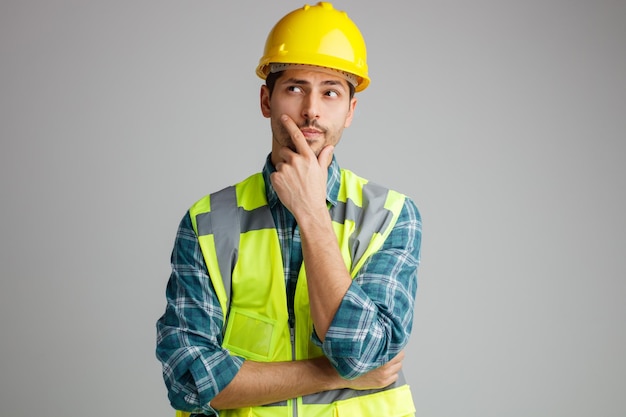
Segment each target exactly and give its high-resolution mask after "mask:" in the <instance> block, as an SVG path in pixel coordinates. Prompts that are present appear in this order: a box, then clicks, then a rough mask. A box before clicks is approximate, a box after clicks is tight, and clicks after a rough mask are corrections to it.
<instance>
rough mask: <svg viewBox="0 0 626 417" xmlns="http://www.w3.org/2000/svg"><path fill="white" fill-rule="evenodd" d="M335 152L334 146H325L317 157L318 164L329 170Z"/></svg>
mask: <svg viewBox="0 0 626 417" xmlns="http://www.w3.org/2000/svg"><path fill="white" fill-rule="evenodd" d="M334 150H335V147H334V146H333V145H328V146H325V147H324V148H323V149H322V150H321V151H320V154H319V155H318V156H317V162H319V164H320V166H323V167H325V168H328V166H329V165H330V163H331V162H332V160H333V151H334Z"/></svg>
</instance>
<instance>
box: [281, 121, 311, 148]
mask: <svg viewBox="0 0 626 417" xmlns="http://www.w3.org/2000/svg"><path fill="white" fill-rule="evenodd" d="M280 120H281V121H282V122H283V126H284V127H285V129H286V130H287V132H288V133H289V135H290V136H291V139H292V140H293V144H294V145H295V147H296V152H297V153H299V154H300V155H305V152H307V151H308V152H311V148H309V145H308V144H307V143H306V138H305V137H304V135H303V134H302V132H301V131H300V128H299V127H298V125H297V124H296V122H294V121H293V119H292V118H291V117H289V116H287V115H286V114H283V115H282V116H281V117H280Z"/></svg>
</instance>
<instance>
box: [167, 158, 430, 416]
mask: <svg viewBox="0 0 626 417" xmlns="http://www.w3.org/2000/svg"><path fill="white" fill-rule="evenodd" d="M273 171H274V167H273V165H272V163H271V162H270V159H269V156H268V158H267V161H266V163H265V166H264V168H263V176H264V178H265V183H266V190H267V199H268V203H269V206H270V209H271V212H272V215H273V216H274V221H275V224H276V227H277V231H278V237H279V240H280V244H281V248H282V253H283V264H284V274H285V282H286V284H287V285H286V287H287V301H288V306H289V314H290V317H292V316H293V298H294V292H295V287H296V285H295V284H296V280H297V276H298V272H299V270H300V266H301V264H302V249H301V241H300V231H299V228H298V226H297V224H296V223H295V219H294V217H293V216H292V215H291V213H290V212H289V210H287V209H286V208H285V207H284V206H283V205H282V203H281V202H280V200H279V199H278V196H277V195H276V192H275V190H274V188H273V187H272V185H271V182H270V181H269V176H270V174H271V173H272V172H273ZM340 175H341V173H340V170H339V166H338V165H337V162H336V160H335V158H334V157H333V161H332V163H331V165H330V167H329V169H328V182H327V190H328V191H327V200H328V202H329V203H330V204H331V205H335V204H337V195H338V192H339V185H340ZM421 230H422V223H421V218H420V214H419V211H418V209H417V207H416V206H415V204H414V202H413V201H412V200H411V199H409V198H407V199H406V201H405V203H404V207H403V208H402V211H401V213H400V217H399V219H398V221H397V223H396V225H395V226H394V229H393V230H392V232H391V234H390V235H389V236H388V238H387V239H386V241H385V243H384V245H383V247H382V248H381V249H380V250H379V251H378V252H377V253H375V254H374V255H372V256H371V258H370V259H369V260H368V261H367V262H366V263H365V264H364V265H363V267H362V268H361V270H360V271H359V272H358V275H357V276H356V277H355V278H354V280H353V283H352V285H351V286H350V288H349V290H348V292H347V293H346V295H345V296H344V298H343V301H342V302H341V305H340V306H339V309H338V310H337V313H336V315H335V318H334V320H333V322H332V324H331V327H330V328H329V329H328V332H327V333H326V338H325V340H324V343H321V341H320V340H319V338H318V337H317V336H316V335H315V334H313V335H312V338H313V341H314V342H315V343H317V344H318V345H319V346H321V347H322V349H323V351H324V353H325V355H326V356H327V357H328V359H329V360H330V361H331V362H332V363H333V365H334V366H335V368H336V369H337V371H338V372H339V374H340V375H342V376H343V377H344V378H347V379H352V378H356V377H358V376H360V375H363V374H364V373H366V372H368V371H371V370H373V369H375V368H377V367H379V366H381V365H383V364H385V363H387V362H388V361H389V360H390V359H391V358H393V357H394V356H395V355H396V354H398V352H400V351H401V350H402V349H403V348H404V347H405V346H406V344H407V342H408V339H409V335H410V332H411V327H412V324H413V309H414V303H415V294H416V290H417V268H418V265H419V260H420V244H421ZM171 264H172V273H171V276H170V279H169V282H168V284H167V289H166V298H167V306H166V310H165V313H164V314H163V316H161V318H160V319H159V320H158V321H157V349H156V353H157V357H158V359H159V360H160V361H161V363H162V365H163V377H164V380H165V383H166V386H167V388H168V392H169V398H170V402H171V404H172V406H173V407H174V408H176V409H179V410H192V409H193V410H194V411H195V412H204V413H208V414H217V413H216V411H215V410H213V409H212V408H211V407H210V405H209V401H210V400H211V399H212V398H213V397H215V395H217V393H218V392H220V391H221V390H222V389H224V388H225V387H226V385H228V383H230V381H231V380H232V379H233V377H234V376H235V374H236V373H237V372H238V371H239V368H240V367H241V365H242V364H243V361H244V359H243V358H241V357H237V356H232V355H230V354H229V352H228V351H226V350H225V349H224V348H222V341H223V335H222V325H223V320H224V315H223V312H222V309H221V307H220V304H219V301H218V299H217V296H216V295H215V293H214V291H213V286H212V284H211V280H210V278H209V275H208V271H207V268H206V264H205V263H204V259H203V256H202V252H201V250H200V246H199V244H198V239H197V237H196V234H195V233H194V231H193V228H192V225H191V219H190V217H189V212H187V213H186V214H185V216H184V217H183V219H182V221H181V223H180V226H179V228H178V233H177V236H176V240H175V243H174V249H173V251H172V257H171Z"/></svg>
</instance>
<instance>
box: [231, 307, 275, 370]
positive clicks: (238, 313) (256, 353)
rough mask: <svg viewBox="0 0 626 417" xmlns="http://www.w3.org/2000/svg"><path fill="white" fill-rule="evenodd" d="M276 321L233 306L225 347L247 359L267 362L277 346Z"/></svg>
mask: <svg viewBox="0 0 626 417" xmlns="http://www.w3.org/2000/svg"><path fill="white" fill-rule="evenodd" d="M275 329H276V320H272V319H270V318H267V317H264V316H261V315H259V314H256V313H253V312H251V311H249V310H248V311H246V310H242V309H239V308H238V307H235V306H231V309H230V313H229V317H228V324H227V325H226V333H225V335H224V343H223V346H224V347H225V348H226V349H228V350H229V351H230V352H232V353H234V354H236V355H240V356H243V357H245V358H247V359H253V360H258V361H263V362H267V361H269V360H270V359H271V354H272V351H273V348H274V346H275V344H276V337H277V333H278V332H276V331H275Z"/></svg>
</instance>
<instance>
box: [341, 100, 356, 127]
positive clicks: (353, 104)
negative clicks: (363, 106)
mask: <svg viewBox="0 0 626 417" xmlns="http://www.w3.org/2000/svg"><path fill="white" fill-rule="evenodd" d="M355 108H356V97H352V99H351V100H350V109H349V110H348V114H347V115H346V122H345V123H344V124H343V127H344V128H346V127H349V126H350V125H351V124H352V118H353V117H354V109H355Z"/></svg>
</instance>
